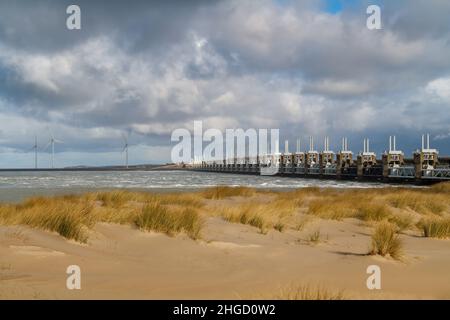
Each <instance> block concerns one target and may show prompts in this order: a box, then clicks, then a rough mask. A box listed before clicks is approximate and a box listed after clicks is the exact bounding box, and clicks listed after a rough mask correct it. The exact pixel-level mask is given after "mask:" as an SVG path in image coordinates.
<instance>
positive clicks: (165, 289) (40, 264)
mask: <svg viewBox="0 0 450 320" xmlns="http://www.w3.org/2000/svg"><path fill="white" fill-rule="evenodd" d="M319 227H320V230H321V233H322V234H323V239H322V240H321V241H320V242H319V243H318V244H315V245H313V244H311V243H309V241H308V240H307V239H308V234H310V233H311V232H312V231H314V230H316V229H317V228H319ZM370 229H371V228H369V227H367V226H363V225H361V223H360V222H359V221H358V220H356V219H346V220H344V221H330V220H320V219H318V220H315V221H314V222H312V223H310V224H308V225H307V226H306V227H305V228H304V230H302V231H294V230H287V231H286V232H283V233H281V232H278V231H276V230H270V231H269V232H268V233H267V234H261V233H259V232H258V230H257V228H255V227H252V226H248V225H241V224H234V223H229V222H225V221H224V220H222V219H221V218H219V217H210V218H208V219H207V221H206V225H205V227H204V231H203V236H202V239H201V240H197V241H194V240H192V239H189V238H188V237H187V236H184V235H178V236H176V237H169V236H167V235H164V234H159V233H152V232H150V233H147V232H141V231H139V230H137V229H135V228H134V227H130V226H121V225H114V224H106V223H100V224H97V225H96V227H95V228H94V230H93V231H92V232H91V234H90V237H89V241H88V243H87V244H79V243H77V242H74V241H69V240H66V239H64V238H62V237H61V236H59V235H57V234H55V233H50V232H46V231H40V230H34V229H30V228H27V227H22V226H3V227H0V298H2V299H9V298H27V299H85V298H87V299H94V298H101V299H119V298H125V299H128V298H130V299H131V298H133V299H215V298H217V299H239V298H272V297H276V296H277V294H278V293H279V292H280V290H281V289H282V288H286V287H288V286H295V285H302V284H313V285H315V284H320V285H323V286H326V287H327V288H336V289H339V290H344V291H345V296H346V298H350V299H352V298H353V299H359V298H363V299H378V298H386V299H396V298H425V299H427V298H437V299H449V298H450V281H449V280H450V276H449V273H448V270H450V254H449V252H450V241H448V240H437V239H429V238H420V237H417V236H415V235H405V234H402V235H401V238H402V240H403V242H404V248H405V259H404V261H395V260H393V259H390V258H383V257H379V256H368V255H366V253H367V250H368V247H369V245H370V234H371V230H370ZM74 264H75V265H79V266H80V267H81V272H82V281H81V282H82V288H81V290H68V289H67V288H66V278H67V274H66V268H67V266H69V265H74ZM371 264H376V265H379V266H380V267H381V270H382V290H375V291H370V290H368V289H367V287H366V278H367V276H368V275H367V274H366V268H367V266H368V265H371Z"/></svg>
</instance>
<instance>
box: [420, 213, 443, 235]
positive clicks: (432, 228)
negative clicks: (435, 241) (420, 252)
mask: <svg viewBox="0 0 450 320" xmlns="http://www.w3.org/2000/svg"><path fill="white" fill-rule="evenodd" d="M418 226H419V228H420V229H422V232H423V235H424V236H425V237H429V238H439V239H445V238H449V237H450V218H440V217H430V218H425V219H422V220H421V221H420V222H419V224H418Z"/></svg>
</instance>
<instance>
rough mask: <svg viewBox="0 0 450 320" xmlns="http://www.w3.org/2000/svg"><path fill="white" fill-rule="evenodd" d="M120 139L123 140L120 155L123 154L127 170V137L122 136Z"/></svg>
mask: <svg viewBox="0 0 450 320" xmlns="http://www.w3.org/2000/svg"><path fill="white" fill-rule="evenodd" d="M122 139H123V143H124V145H123V149H122V153H124V152H125V168H127V169H128V147H129V144H128V136H126V135H124V134H123V135H122Z"/></svg>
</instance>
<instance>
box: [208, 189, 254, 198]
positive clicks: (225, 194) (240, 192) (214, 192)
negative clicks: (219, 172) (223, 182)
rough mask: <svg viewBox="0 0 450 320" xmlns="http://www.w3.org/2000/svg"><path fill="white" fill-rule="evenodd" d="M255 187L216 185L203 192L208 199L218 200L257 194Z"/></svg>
mask: <svg viewBox="0 0 450 320" xmlns="http://www.w3.org/2000/svg"><path fill="white" fill-rule="evenodd" d="M255 192H256V191H255V189H253V188H247V187H228V186H216V187H212V188H208V189H206V190H204V191H203V192H202V196H203V197H204V198H206V199H212V200H218V199H225V198H229V197H238V196H239V197H249V196H252V195H254V194H255Z"/></svg>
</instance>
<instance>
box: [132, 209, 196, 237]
mask: <svg viewBox="0 0 450 320" xmlns="http://www.w3.org/2000/svg"><path fill="white" fill-rule="evenodd" d="M134 223H135V224H136V226H137V227H139V228H140V229H141V230H145V231H156V232H164V233H166V234H167V235H170V236H173V235H175V234H177V233H180V232H185V233H186V234H187V235H188V236H189V237H190V238H192V239H194V240H195V239H198V238H200V231H201V229H202V226H203V220H202V218H201V217H200V215H199V214H198V212H197V211H196V210H195V209H193V208H186V209H183V210H174V209H169V208H167V207H165V206H163V205H161V204H160V203H159V202H152V203H149V204H147V205H146V206H145V207H144V208H142V212H141V213H140V214H139V215H138V216H136V218H135V220H134Z"/></svg>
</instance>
